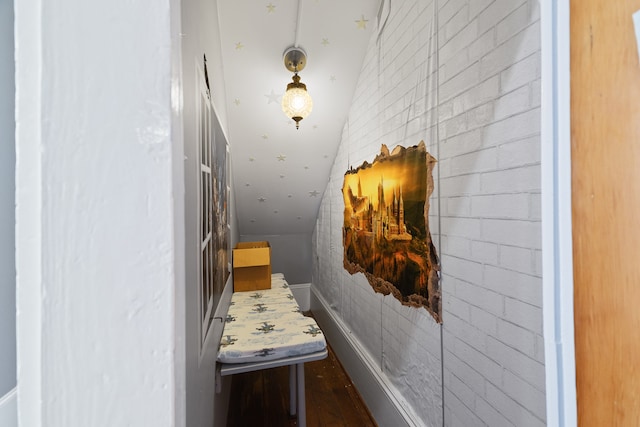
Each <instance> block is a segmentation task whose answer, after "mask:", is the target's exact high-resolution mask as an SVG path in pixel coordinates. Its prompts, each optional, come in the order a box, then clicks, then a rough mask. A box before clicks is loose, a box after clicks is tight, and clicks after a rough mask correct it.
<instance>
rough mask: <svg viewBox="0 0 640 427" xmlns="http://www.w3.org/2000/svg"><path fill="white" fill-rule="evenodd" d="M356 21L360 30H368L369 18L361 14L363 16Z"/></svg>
mask: <svg viewBox="0 0 640 427" xmlns="http://www.w3.org/2000/svg"><path fill="white" fill-rule="evenodd" d="M354 22H355V23H356V26H357V28H358V29H359V30H360V29H362V30H366V29H367V22H369V20H368V19H364V15H361V18H360V19H359V20H357V21H354Z"/></svg>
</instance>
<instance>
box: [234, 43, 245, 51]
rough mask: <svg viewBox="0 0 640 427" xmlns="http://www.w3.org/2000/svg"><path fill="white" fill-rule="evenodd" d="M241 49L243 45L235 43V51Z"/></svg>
mask: <svg viewBox="0 0 640 427" xmlns="http://www.w3.org/2000/svg"><path fill="white" fill-rule="evenodd" d="M243 47H244V45H243V44H242V42H238V43H236V50H241V49H242V48H243Z"/></svg>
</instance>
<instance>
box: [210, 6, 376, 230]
mask: <svg viewBox="0 0 640 427" xmlns="http://www.w3.org/2000/svg"><path fill="white" fill-rule="evenodd" d="M379 6H380V0H348V1H345V0H270V1H256V0H219V1H218V9H219V10H218V12H219V17H220V31H221V45H222V46H221V47H222V58H223V67H224V79H225V91H226V98H227V103H228V105H227V111H228V137H229V140H230V143H231V144H230V145H231V161H232V169H233V180H234V192H235V200H236V209H237V221H238V227H239V231H240V234H241V235H252V234H275V235H277V234H293V233H304V234H308V233H311V232H312V231H313V228H314V226H315V221H316V216H317V212H318V208H319V205H320V201H321V198H322V194H323V192H324V190H325V188H326V184H327V182H328V177H329V172H330V169H331V166H332V164H333V160H334V157H335V153H336V150H337V147H338V144H339V142H340V139H341V135H342V130H343V127H344V125H345V123H346V119H347V114H348V110H349V106H350V104H351V99H352V96H353V92H354V89H355V85H356V82H357V79H358V75H359V73H360V69H361V66H362V61H363V59H364V53H365V51H366V47H367V44H368V43H369V39H370V37H371V34H372V32H373V31H375V27H376V19H377V13H378V9H379ZM296 39H297V45H298V46H299V47H301V48H303V49H304V50H305V51H306V53H307V65H306V67H305V68H304V70H302V71H301V72H300V77H301V79H302V82H303V83H305V84H306V85H307V89H308V92H309V94H310V95H311V96H312V98H313V103H314V104H313V112H312V113H311V115H310V116H309V117H308V118H306V119H304V120H302V121H301V122H300V129H298V130H296V127H295V123H294V122H293V121H292V120H290V119H288V118H287V117H286V116H285V115H284V113H283V112H282V109H281V107H280V101H281V99H282V95H283V93H284V91H285V89H286V85H287V83H289V82H291V77H292V73H291V72H289V71H288V70H287V69H286V68H285V66H284V62H283V53H284V51H285V50H286V49H287V48H288V47H290V46H293V45H294V44H295V43H296Z"/></svg>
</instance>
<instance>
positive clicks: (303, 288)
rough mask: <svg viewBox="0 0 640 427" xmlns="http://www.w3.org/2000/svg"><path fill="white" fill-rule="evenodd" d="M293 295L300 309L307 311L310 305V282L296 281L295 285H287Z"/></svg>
mask: <svg viewBox="0 0 640 427" xmlns="http://www.w3.org/2000/svg"><path fill="white" fill-rule="evenodd" d="M289 289H291V293H293V297H294V298H295V299H296V302H297V303H298V305H299V306H300V310H301V311H309V309H310V307H311V296H310V293H311V283H298V284H296V285H289Z"/></svg>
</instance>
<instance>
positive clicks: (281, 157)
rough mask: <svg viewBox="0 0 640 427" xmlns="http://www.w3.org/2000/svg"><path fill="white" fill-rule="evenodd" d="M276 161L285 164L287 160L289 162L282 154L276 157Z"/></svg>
mask: <svg viewBox="0 0 640 427" xmlns="http://www.w3.org/2000/svg"><path fill="white" fill-rule="evenodd" d="M276 159H278V161H279V162H284V161H285V160H287V156H285V155H284V154H280V155H279V156H277V157H276Z"/></svg>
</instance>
